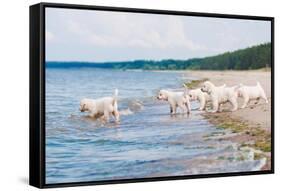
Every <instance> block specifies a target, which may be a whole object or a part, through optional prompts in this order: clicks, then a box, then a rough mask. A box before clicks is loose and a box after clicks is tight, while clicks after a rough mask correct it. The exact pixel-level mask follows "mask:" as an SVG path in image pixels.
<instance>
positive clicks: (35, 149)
mask: <svg viewBox="0 0 281 191" xmlns="http://www.w3.org/2000/svg"><path fill="white" fill-rule="evenodd" d="M49 7H51V8H68V9H81V10H103V11H114V12H116V11H117V12H132V13H147V14H164V15H184V16H200V17H215V18H235V19H250V20H265V21H270V22H271V60H272V67H271V106H272V107H271V147H272V149H271V154H272V155H271V156H272V157H271V170H264V171H250V172H237V173H217V174H198V175H185V176H170V177H157V178H138V179H122V180H107V181H91V182H73V183H58V184H46V182H45V8H49ZM29 13H30V82H29V83H30V100H29V102H30V113H29V115H30V130H29V131H30V134H29V136H30V139H29V150H30V151H29V152H30V154H29V159H30V160H29V184H30V185H32V186H35V187H38V188H54V187H66V186H84V185H100V184H116V183H134V182H148V181H166V180H178V179H194V178H210V177H227V176H242V175H258V174H272V173H274V17H261V16H249V15H231V14H217V13H196V12H184V11H170V10H153V9H135V8H123V7H122V8H121V7H104V6H89V5H75V4H57V3H39V4H36V5H32V6H30V10H29Z"/></svg>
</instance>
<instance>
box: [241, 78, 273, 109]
mask: <svg viewBox="0 0 281 191" xmlns="http://www.w3.org/2000/svg"><path fill="white" fill-rule="evenodd" d="M237 91H238V96H239V97H242V98H243V99H244V103H243V105H242V106H241V108H245V107H246V106H247V104H248V103H249V101H250V100H254V99H255V100H257V102H256V104H257V103H258V101H259V99H260V98H262V99H264V100H265V102H266V103H268V100H267V97H266V95H265V92H264V89H263V88H262V86H261V85H260V83H259V82H257V84H256V85H255V86H245V85H243V84H240V87H239V88H238V90H237Z"/></svg>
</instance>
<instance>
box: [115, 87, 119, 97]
mask: <svg viewBox="0 0 281 191" xmlns="http://www.w3.org/2000/svg"><path fill="white" fill-rule="evenodd" d="M117 96H118V89H117V88H116V89H115V90H114V97H117Z"/></svg>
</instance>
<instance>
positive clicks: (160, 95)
mask: <svg viewBox="0 0 281 191" xmlns="http://www.w3.org/2000/svg"><path fill="white" fill-rule="evenodd" d="M157 99H159V100H168V95H167V91H166V90H160V91H159V93H158V96H157Z"/></svg>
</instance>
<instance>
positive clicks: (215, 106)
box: [211, 100, 219, 113]
mask: <svg viewBox="0 0 281 191" xmlns="http://www.w3.org/2000/svg"><path fill="white" fill-rule="evenodd" d="M218 109H219V102H218V101H217V100H213V110H212V111H211V112H212V113H216V112H217V111H218Z"/></svg>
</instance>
